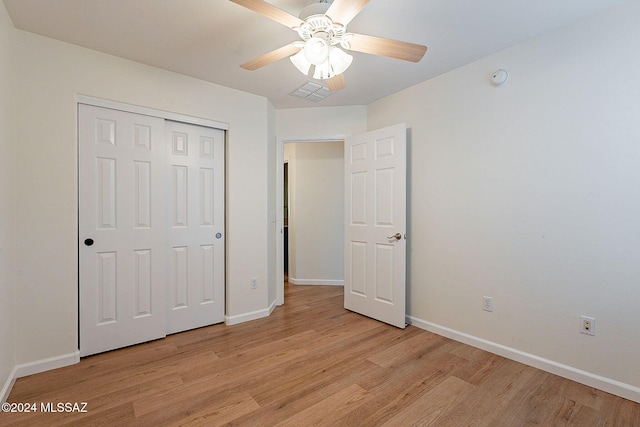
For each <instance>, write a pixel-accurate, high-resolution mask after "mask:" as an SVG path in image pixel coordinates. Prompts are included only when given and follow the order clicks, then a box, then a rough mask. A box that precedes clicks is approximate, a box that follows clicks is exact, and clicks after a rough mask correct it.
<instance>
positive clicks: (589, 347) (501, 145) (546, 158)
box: [367, 2, 640, 399]
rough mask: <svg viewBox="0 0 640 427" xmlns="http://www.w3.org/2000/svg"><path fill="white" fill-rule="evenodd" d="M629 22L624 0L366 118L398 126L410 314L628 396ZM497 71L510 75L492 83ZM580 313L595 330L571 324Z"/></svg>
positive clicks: (632, 201) (638, 123) (634, 136)
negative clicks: (404, 154)
mask: <svg viewBox="0 0 640 427" xmlns="http://www.w3.org/2000/svg"><path fill="white" fill-rule="evenodd" d="M639 22H640V5H639V4H638V3H637V2H628V3H627V4H626V6H624V7H621V8H619V9H617V10H614V11H613V12H610V13H607V14H604V15H601V16H599V17H595V18H592V19H590V20H589V21H587V22H584V23H581V24H579V25H576V26H573V27H570V28H566V29H562V30H560V31H557V32H554V33H552V34H548V35H546V36H543V37H541V38H538V39H536V40H533V41H530V42H527V43H524V44H522V45H519V46H515V47H513V48H510V49H508V50H505V51H503V52H500V53H498V54H496V55H493V56H491V57H488V58H485V59H482V60H480V61H478V62H475V63H473V64H470V65H468V66H465V67H462V68H460V69H458V70H455V71H453V72H450V73H447V74H445V75H443V76H440V77H438V78H436V79H433V80H431V81H428V82H425V83H422V84H420V85H418V86H416V87H413V88H411V89H408V90H405V91H403V92H400V93H397V94H395V95H392V96H390V97H388V98H385V99H382V100H380V101H378V102H375V103H373V104H371V105H370V106H369V109H368V118H367V120H368V126H369V128H371V129H374V128H379V127H383V126H386V125H390V124H393V123H397V122H400V121H405V122H407V124H408V126H409V128H410V146H409V153H410V154H409V168H410V171H409V174H410V175H409V194H410V196H409V204H410V214H409V224H410V225H409V236H410V238H409V245H410V247H409V252H408V253H409V288H408V294H409V298H408V310H409V312H410V314H411V315H412V316H413V317H415V318H416V319H419V320H420V321H422V322H423V324H424V325H427V326H430V327H438V326H441V327H444V328H449V329H450V330H453V331H457V332H461V333H463V334H468V335H470V336H472V337H475V338H479V339H483V340H488V341H490V342H493V343H497V344H499V345H502V346H506V347H509V348H511V349H515V350H518V351H521V352H525V353H529V354H531V355H535V356H538V357H541V358H544V359H547V360H550V361H555V362H558V363H560V364H564V365H567V366H570V367H573V368H577V369H579V370H583V371H586V372H588V373H591V374H595V375H600V376H603V377H606V378H608V379H609V380H613V381H620V382H622V383H626V384H627V385H630V387H629V388H630V389H632V390H635V393H636V394H635V398H636V399H638V398H640V394H639V393H638V390H640V389H638V388H637V387H640V369H638V355H640V340H639V339H638V329H637V323H638V313H639V312H640V311H639V306H638V302H639V301H640V282H639V277H640V262H639V260H640V245H639V244H638V242H639V241H640V221H638V218H640V192H639V191H638V188H639V187H638V185H639V183H640V145H639V143H638V142H639V141H640V119H639V118H640V102H639V100H640V72H638V70H640V56H639V55H638V52H639V51H640V25H638V23H639ZM425 60H427V61H428V60H429V55H428V54H427V56H426V58H425ZM498 68H506V69H508V70H509V72H510V73H511V77H510V80H509V81H508V82H507V83H506V84H505V85H504V86H502V87H499V88H496V87H493V86H492V85H491V84H490V80H489V78H490V76H491V74H492V73H493V72H494V71H495V70H496V69H498ZM483 295H489V296H493V298H494V305H495V310H494V312H493V313H489V312H485V311H482V296H483ZM580 315H589V316H594V317H595V319H596V328H595V330H596V335H595V336H593V337H592V336H587V335H583V334H580V333H579V332H578V327H579V317H580ZM594 378H595V376H594ZM633 387H636V388H635V389H633Z"/></svg>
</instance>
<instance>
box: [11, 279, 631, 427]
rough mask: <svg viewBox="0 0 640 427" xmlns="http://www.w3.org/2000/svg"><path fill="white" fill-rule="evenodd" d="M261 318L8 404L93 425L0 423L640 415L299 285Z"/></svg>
mask: <svg viewBox="0 0 640 427" xmlns="http://www.w3.org/2000/svg"><path fill="white" fill-rule="evenodd" d="M285 289H286V294H285V295H286V304H285V305H284V306H283V307H278V308H277V309H276V310H275V311H274V313H273V314H272V315H271V316H270V317H269V318H266V319H261V320H256V321H253V322H248V323H244V324H240V325H236V326H225V325H215V326H211V327H207V328H201V329H197V330H193V331H189V332H184V333H181V334H176V335H172V336H169V337H167V338H165V339H162V340H158V341H154V342H150V343H145V344H141V345H137V346H133V347H129V348H125V349H121V350H117V351H112V352H108V353H104V354H100V355H95V356H91V357H87V358H84V359H82V360H81V361H80V363H79V364H77V365H74V366H69V367H66V368H62V369H58V370H55V371H50V372H45V373H42V374H37V375H32V376H30V377H26V378H20V379H18V380H17V382H16V384H15V386H14V388H13V390H12V392H11V395H10V396H9V402H35V403H37V405H38V410H40V407H39V405H40V404H41V403H45V404H46V403H48V402H53V403H54V404H55V403H57V402H69V403H74V402H87V407H86V409H87V411H88V412H86V413H42V412H40V411H39V412H37V413H22V414H7V413H4V414H1V415H0V425H24V426H54V425H78V426H88V425H112V426H129V425H136V426H163V425H207V426H214V425H225V424H228V425H238V426H272V425H293V426H307V425H309V426H316V425H327V426H378V425H384V426H410V425H417V426H509V427H514V426H526V425H538V426H556V425H558V426H580V427H582V426H640V404H637V403H633V402H631V401H629V400H625V399H622V398H618V397H615V396H613V395H610V394H607V393H604V392H602V391H599V390H595V389H593V388H590V387H586V386H583V385H580V384H577V383H575V382H572V381H569V380H565V379H562V378H560V377H557V376H554V375H551V374H548V373H546V372H543V371H540V370H537V369H534V368H531V367H528V366H525V365H523V364H520V363H517V362H513V361H510V360H507V359H505V358H502V357H500V356H496V355H493V354H491V353H487V352H485V351H482V350H478V349H476V348H473V347H470V346H467V345H464V344H460V343H457V342H455V341H451V340H449V339H446V338H443V337H441V336H438V335H435V334H432V333H429V332H426V331H423V330H420V329H418V328H416V327H412V326H409V327H407V328H406V329H405V330H400V329H396V328H394V327H391V326H387V325H384V324H381V323H379V322H376V321H374V320H371V319H369V318H366V317H362V316H359V315H357V314H354V313H351V312H349V311H346V310H344V309H343V308H342V298H343V296H342V288H341V287H337V286H293V285H288V286H286V287H285Z"/></svg>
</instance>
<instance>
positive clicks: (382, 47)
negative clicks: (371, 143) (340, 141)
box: [230, 0, 427, 91]
mask: <svg viewBox="0 0 640 427" xmlns="http://www.w3.org/2000/svg"><path fill="white" fill-rule="evenodd" d="M230 1H231V2H233V3H236V4H238V5H240V6H244V7H245V8H247V9H249V10H252V11H254V12H257V13H259V14H261V15H263V16H266V17H267V18H269V19H272V20H274V21H276V22H279V23H281V24H283V25H286V26H287V27H289V28H291V29H292V30H294V31H296V32H297V33H298V35H299V36H300V38H301V39H302V40H299V41H295V42H293V43H291V44H288V45H286V46H283V47H281V48H278V49H276V50H273V51H271V52H268V53H265V54H264V55H261V56H259V57H257V58H255V59H252V60H251V61H248V62H245V63H244V64H241V65H240V67H242V68H244V69H245V70H256V69H258V68H261V67H264V66H265V65H269V64H271V63H272V62H275V61H278V60H280V59H283V58H286V57H289V58H290V60H291V62H292V63H293V65H295V66H296V68H298V70H300V72H301V73H302V74H304V75H309V71H310V69H311V66H314V72H313V78H314V79H318V80H327V86H328V87H329V89H330V90H331V91H336V90H339V89H343V88H344V87H345V81H344V75H343V73H344V71H345V70H346V69H347V68H349V66H350V65H351V62H352V61H353V57H352V56H351V55H349V54H348V53H346V52H345V51H344V50H352V51H356V52H364V53H369V54H373V55H380V56H386V57H390V58H396V59H402V60H405V61H411V62H418V61H420V60H421V59H422V57H423V56H424V54H425V52H426V51H427V47H426V46H422V45H418V44H413V43H407V42H402V41H397V40H391V39H386V38H381V37H375V36H367V35H364V34H355V33H348V32H347V24H349V22H351V20H352V19H353V18H354V17H355V16H356V15H357V14H358V13H360V11H361V10H362V9H364V7H365V6H366V5H367V3H369V1H370V0H333V2H332V1H331V0H319V1H318V2H316V3H312V4H310V5H309V6H307V7H306V8H304V9H303V10H302V12H300V15H299V17H295V16H293V15H291V14H289V13H287V12H285V11H283V10H282V9H279V8H277V7H275V6H273V5H272V4H270V3H267V2H265V1H263V0H230ZM338 46H340V47H342V49H344V50H342V49H340V47H338Z"/></svg>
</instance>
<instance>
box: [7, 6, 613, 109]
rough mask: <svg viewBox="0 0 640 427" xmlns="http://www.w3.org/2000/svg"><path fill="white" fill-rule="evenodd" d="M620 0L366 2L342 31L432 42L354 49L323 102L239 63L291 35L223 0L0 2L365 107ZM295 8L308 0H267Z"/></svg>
mask: <svg viewBox="0 0 640 427" xmlns="http://www.w3.org/2000/svg"><path fill="white" fill-rule="evenodd" d="M622 1H623V0H371V2H370V3H369V4H368V5H367V7H366V8H365V9H364V10H363V11H362V12H361V13H360V14H359V15H358V16H356V18H355V19H354V20H353V21H352V22H351V23H350V24H349V27H348V30H349V32H355V33H362V34H369V35H376V36H380V37H387V38H392V39H396V40H403V41H408V42H412V43H418V44H424V45H427V46H428V47H429V50H428V51H427V53H426V55H425V57H424V58H423V59H422V61H421V62H419V63H417V64H414V63H410V62H405V61H399V60H396V59H390V58H384V57H378V56H373V55H367V54H364V53H359V52H354V53H353V56H354V60H353V64H352V65H351V67H350V68H349V69H348V70H347V71H346V72H345V78H346V82H347V88H346V89H344V90H341V91H339V92H336V93H334V94H333V95H331V96H329V97H328V98H326V99H324V100H322V101H320V102H317V103H316V102H312V101H308V100H304V99H300V98H295V97H292V96H290V95H289V94H290V93H291V92H293V91H294V90H295V89H297V88H298V87H299V86H301V85H303V84H304V83H306V82H307V81H308V80H309V79H308V78H307V77H305V76H303V75H302V74H301V73H300V72H299V71H298V70H297V69H296V68H295V67H294V66H293V65H292V64H291V62H290V61H288V60H287V59H284V60H281V61H278V62H276V63H274V64H271V65H268V66H266V67H264V68H261V69H259V70H256V71H246V70H243V69H241V68H240V67H239V64H241V63H244V62H246V61H248V60H250V59H253V58H255V57H257V56H259V55H261V54H263V53H266V52H268V51H271V50H273V49H275V48H278V47H280V46H283V45H285V44H289V43H291V42H292V41H294V40H297V34H296V33H295V32H294V31H292V30H291V29H289V28H287V27H285V26H283V25H281V24H278V23H276V22H274V21H271V20H270V19H268V18H265V17H263V16H261V15H258V14H256V13H254V12H251V11H249V10H246V9H244V8H242V7H240V6H238V5H236V4H234V3H231V2H229V1H227V0H4V4H5V6H6V8H7V11H8V12H9V15H10V16H11V19H12V21H13V24H14V25H15V27H16V28H18V29H21V30H24V31H29V32H33V33H36V34H40V35H43V36H46V37H51V38H54V39H58V40H62V41H65V42H68V43H72V44H75V45H79V46H84V47H87V48H90V49H95V50H98V51H101V52H105V53H109V54H112V55H116V56H120V57H123V58H127V59H131V60H134V61H138V62H141V63H144V64H148V65H152V66H155V67H159V68H164V69H166V70H171V71H174V72H177V73H181V74H185V75H188V76H193V77H196V78H199V79H202V80H207V81H210V82H214V83H218V84H220V85H223V86H227V87H231V88H235V89H240V90H243V91H246V92H250V93H254V94H257V95H262V96H265V97H267V98H268V99H269V100H270V101H271V103H272V104H273V105H274V106H275V107H276V108H293V107H315V106H334V105H366V104H369V103H370V102H372V101H374V100H376V99H379V98H382V97H384V96H386V95H389V94H391V93H394V92H397V91H399V90H401V89H404V88H407V87H409V86H412V85H415V84H417V83H419V82H422V81H425V80H428V79H430V78H433V77H435V76H437V75H439V74H442V73H445V72H447V71H449V70H452V69H454V68H457V67H460V66H462V65H464V64H468V63H470V62H472V61H475V60H477V59H479V58H482V57H484V56H487V55H490V54H492V53H494V52H497V51H499V50H501V49H504V48H506V47H509V46H512V45H515V44H517V43H520V42H522V41H525V40H527V39H530V38H532V37H535V36H537V35H540V34H542V33H545V32H548V31H551V30H553V29H555V28H559V27H563V26H567V25H570V24H572V23H574V22H577V21H579V20H581V19H584V18H585V17H587V16H589V15H592V14H594V13H597V12H599V11H602V10H604V9H606V8H610V7H612V6H614V5H616V4H619V3H622ZM269 2H270V3H271V4H273V5H275V6H277V7H279V8H281V9H283V10H285V11H287V12H289V13H291V14H292V15H296V16H297V15H298V13H299V11H300V10H302V9H303V8H304V7H305V6H306V5H307V4H309V3H312V2H314V1H313V0H270V1H269Z"/></svg>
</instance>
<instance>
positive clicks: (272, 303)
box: [269, 300, 278, 315]
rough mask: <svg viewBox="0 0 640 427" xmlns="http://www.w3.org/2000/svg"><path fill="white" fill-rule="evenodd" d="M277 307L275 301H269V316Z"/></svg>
mask: <svg viewBox="0 0 640 427" xmlns="http://www.w3.org/2000/svg"><path fill="white" fill-rule="evenodd" d="M277 306H278V304H277V301H276V300H273V301H271V304H269V315H271V313H273V310H275V309H276V307H277Z"/></svg>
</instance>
